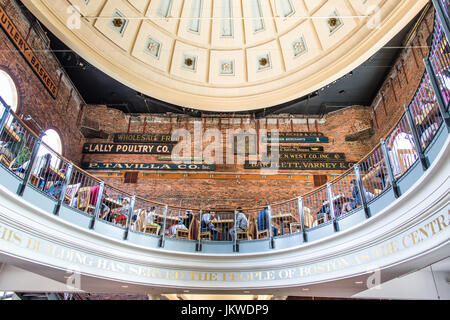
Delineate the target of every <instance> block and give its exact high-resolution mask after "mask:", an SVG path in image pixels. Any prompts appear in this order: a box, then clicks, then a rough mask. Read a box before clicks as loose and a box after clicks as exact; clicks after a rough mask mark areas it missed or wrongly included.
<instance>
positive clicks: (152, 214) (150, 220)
mask: <svg viewBox="0 0 450 320" xmlns="http://www.w3.org/2000/svg"><path fill="white" fill-rule="evenodd" d="M145 214H146V216H145V219H144V230H145V229H146V228H147V225H149V226H154V227H156V228H157V229H156V234H159V230H160V229H161V225H159V224H158V223H156V218H157V217H156V209H155V207H151V208H150V211H149V212H148V213H147V211H145Z"/></svg>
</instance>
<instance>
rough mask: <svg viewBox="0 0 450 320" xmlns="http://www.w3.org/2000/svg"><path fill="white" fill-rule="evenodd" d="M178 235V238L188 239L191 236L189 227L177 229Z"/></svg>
mask: <svg viewBox="0 0 450 320" xmlns="http://www.w3.org/2000/svg"><path fill="white" fill-rule="evenodd" d="M176 237H177V239H188V238H189V230H188V229H177V234H176Z"/></svg>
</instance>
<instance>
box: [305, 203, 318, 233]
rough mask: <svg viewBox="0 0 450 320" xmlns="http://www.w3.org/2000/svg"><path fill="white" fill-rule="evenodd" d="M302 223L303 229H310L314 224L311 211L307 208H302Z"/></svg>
mask: <svg viewBox="0 0 450 320" xmlns="http://www.w3.org/2000/svg"><path fill="white" fill-rule="evenodd" d="M303 223H304V225H305V229H309V228H312V227H313V226H314V223H315V219H314V216H313V215H312V214H311V209H310V208H307V207H303Z"/></svg>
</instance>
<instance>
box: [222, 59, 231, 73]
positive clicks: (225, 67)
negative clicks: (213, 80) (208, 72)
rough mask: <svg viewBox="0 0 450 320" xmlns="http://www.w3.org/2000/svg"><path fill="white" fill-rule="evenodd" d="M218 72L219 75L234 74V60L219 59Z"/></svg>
mask: <svg viewBox="0 0 450 320" xmlns="http://www.w3.org/2000/svg"><path fill="white" fill-rule="evenodd" d="M220 74H221V75H233V74H234V61H233V60H225V61H221V64H220Z"/></svg>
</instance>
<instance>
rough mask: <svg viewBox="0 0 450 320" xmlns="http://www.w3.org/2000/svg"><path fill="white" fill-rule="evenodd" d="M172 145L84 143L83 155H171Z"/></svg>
mask: <svg viewBox="0 0 450 320" xmlns="http://www.w3.org/2000/svg"><path fill="white" fill-rule="evenodd" d="M172 148H173V145H172V144H161V143H146V144H122V143H85V144H84V145H83V153H110V154H171V153H172Z"/></svg>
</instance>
